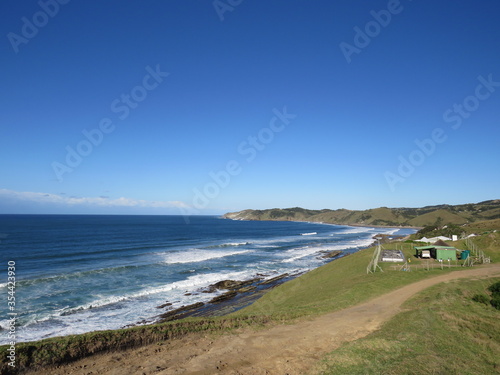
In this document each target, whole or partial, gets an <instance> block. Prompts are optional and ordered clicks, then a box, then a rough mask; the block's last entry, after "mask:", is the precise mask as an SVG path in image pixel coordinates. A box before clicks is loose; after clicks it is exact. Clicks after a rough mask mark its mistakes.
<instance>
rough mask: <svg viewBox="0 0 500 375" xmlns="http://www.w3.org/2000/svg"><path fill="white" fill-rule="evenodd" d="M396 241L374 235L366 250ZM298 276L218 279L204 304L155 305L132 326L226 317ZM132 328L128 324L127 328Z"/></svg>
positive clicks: (325, 254)
mask: <svg viewBox="0 0 500 375" xmlns="http://www.w3.org/2000/svg"><path fill="white" fill-rule="evenodd" d="M396 238H398V239H401V238H402V236H390V235H386V234H377V235H375V236H373V240H374V242H373V243H372V244H371V245H369V246H367V247H371V246H373V245H374V244H375V243H376V242H375V240H378V241H380V242H381V243H386V242H388V241H391V240H393V239H396ZM360 250H361V249H360ZM348 255H349V253H345V252H344V251H342V250H324V251H321V252H320V253H319V254H318V258H321V259H326V260H328V262H330V261H333V260H335V259H338V258H341V257H344V256H348ZM301 274H303V272H300V273H295V274H288V273H285V274H281V275H278V276H275V277H272V278H268V277H269V275H263V274H257V275H256V277H254V278H252V279H248V280H221V281H219V282H217V283H215V284H211V285H209V286H208V287H207V288H205V289H202V290H200V291H199V293H206V294H212V293H218V294H217V295H216V296H214V297H212V298H211V299H207V301H205V302H201V301H200V302H196V303H193V304H191V305H184V306H181V307H178V308H173V307H172V306H173V304H174V303H173V302H171V301H165V303H163V304H161V305H159V306H157V308H158V309H159V310H163V312H161V313H160V314H159V315H157V316H156V317H154V318H153V319H151V320H143V321H141V322H137V324H135V325H144V324H154V323H164V322H170V321H174V320H179V319H184V318H189V317H215V316H223V315H228V314H230V313H233V312H235V311H237V310H240V309H242V308H244V307H246V306H248V305H250V304H252V303H253V302H255V301H256V300H257V299H259V298H260V297H262V296H263V295H264V294H265V293H266V292H268V291H269V290H271V289H273V288H275V287H277V286H279V285H281V284H283V283H285V282H287V281H290V280H292V279H294V278H296V277H298V276H300V275H301ZM220 292H222V293H220ZM135 325H129V326H126V327H131V326H135Z"/></svg>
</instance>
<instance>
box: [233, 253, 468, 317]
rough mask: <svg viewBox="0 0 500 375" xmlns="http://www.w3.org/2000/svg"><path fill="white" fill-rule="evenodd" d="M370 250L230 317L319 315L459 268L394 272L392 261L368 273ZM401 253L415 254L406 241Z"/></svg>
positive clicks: (312, 274)
mask: <svg viewBox="0 0 500 375" xmlns="http://www.w3.org/2000/svg"><path fill="white" fill-rule="evenodd" d="M373 250H374V248H370V249H366V250H362V251H359V252H357V253H354V254H352V255H349V256H347V257H344V258H341V259H339V260H336V261H334V262H331V263H328V264H326V265H324V266H322V267H319V268H317V269H315V270H313V271H311V272H308V273H306V274H305V275H302V276H301V277H299V278H297V279H294V280H292V281H289V282H287V283H285V284H283V285H280V286H279V287H278V288H276V289H274V290H272V291H270V292H269V293H267V294H265V295H264V296H263V297H262V298H260V299H259V300H257V301H256V302H255V303H253V304H252V305H250V306H248V307H247V308H245V309H243V310H240V311H237V312H235V313H234V314H233V316H242V315H278V316H282V317H290V318H294V317H299V316H305V315H306V316H311V315H316V314H321V313H325V312H330V311H335V310H340V309H343V308H346V307H349V306H353V305H355V304H357V303H360V302H363V301H366V300H368V299H369V298H373V297H375V296H378V295H382V294H384V293H386V292H388V291H390V290H394V289H395V288H397V287H400V286H403V285H406V284H409V283H411V282H414V281H418V280H422V279H424V278H427V277H429V276H432V275H437V274H441V273H443V272H453V271H459V270H460V269H462V268H461V267H459V268H458V269H454V268H450V269H444V270H441V269H435V270H430V271H419V272H396V271H391V270H390V267H391V265H392V264H388V263H379V264H380V265H381V266H382V268H383V269H385V270H386V272H376V273H373V274H367V273H366V267H367V265H368V263H369V262H370V260H371V258H372V254H373ZM404 252H405V254H406V255H407V256H409V257H411V256H412V255H413V253H414V251H413V249H412V247H411V245H408V244H406V247H405V250H404ZM413 264H416V262H415V261H414V263H413Z"/></svg>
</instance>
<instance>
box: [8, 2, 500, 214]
mask: <svg viewBox="0 0 500 375" xmlns="http://www.w3.org/2000/svg"><path fill="white" fill-rule="evenodd" d="M231 4H232V5H231ZM499 14H500V3H499V2H498V1H496V0H486V1H480V2H477V1H472V0H466V1H460V2H450V1H443V0H441V1H433V2H430V1H410V0H401V1H397V0H391V1H352V0H339V1H326V0H324V1H306V0H296V1H291V0H277V1H268V0H266V1H264V0H260V1H257V0H255V1H250V0H243V1H240V0H230V1H229V0H220V1H216V2H214V1H210V0H209V1H187V0H172V1H159V0H157V1H115V0H112V1H95V0H89V1H81V0H71V1H68V0H64V1H63V0H59V1H56V0H41V1H28V0H25V1H14V0H6V1H3V2H2V3H1V5H0V18H1V22H0V28H1V33H0V34H1V37H2V42H1V43H0V59H1V60H0V61H1V70H0V77H1V85H0V102H1V108H2V110H1V111H0V125H1V136H0V173H1V174H0V176H1V180H0V213H112V214H116V213H131V214H132V213H137V214H149V213H150V214H179V213H186V212H189V213H199V214H218V213H223V212H226V211H234V210H240V209H245V208H272V207H292V206H302V207H307V208H311V209H320V208H331V209H336V208H349V209H367V208H374V207H379V206H389V207H400V206H409V207H417V206H422V205H431V204H441V203H449V204H458V203H469V202H478V201H482V200H487V199H496V198H499V197H500V196H499V192H500V173H499V171H500V168H499V161H500V147H499V143H500V142H499V141H500V105H499V104H500V48H499V40H500V24H499V22H498V15H499ZM85 134H87V135H85ZM417 140H418V141H420V146H419V145H418V144H417V143H418V142H417V143H416V141H417Z"/></svg>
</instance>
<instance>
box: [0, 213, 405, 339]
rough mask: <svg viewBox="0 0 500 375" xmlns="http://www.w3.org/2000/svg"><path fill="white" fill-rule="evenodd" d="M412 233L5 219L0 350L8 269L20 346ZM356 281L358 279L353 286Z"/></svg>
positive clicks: (208, 221)
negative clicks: (11, 266) (381, 236)
mask: <svg viewBox="0 0 500 375" xmlns="http://www.w3.org/2000/svg"><path fill="white" fill-rule="evenodd" d="M376 233H388V234H407V233H412V231H411V230H407V229H406V230H405V229H402V230H400V229H396V228H394V229H391V228H370V227H367V228H362V227H348V226H336V225H328V224H318V223H299V222H258V221H232V220H226V219H222V218H219V217H214V216H192V217H190V223H189V224H186V222H185V220H184V218H183V217H182V216H107V215H96V216H94V215H0V261H1V266H0V293H1V294H3V297H2V300H3V301H4V305H5V306H4V307H3V308H1V309H0V326H1V327H2V328H3V330H2V331H0V344H5V343H7V342H8V339H7V336H8V335H7V331H6V330H5V328H7V327H8V319H9V317H10V316H9V315H8V312H9V311H8V308H7V295H8V288H7V267H8V262H9V261H14V262H15V268H16V270H15V272H16V289H15V293H16V294H15V296H16V306H15V312H16V313H17V314H18V315H17V317H18V320H17V325H16V336H17V337H16V339H17V341H18V342H22V341H33V340H39V339H42V338H47V337H54V336H63V335H68V334H75V333H84V332H89V331H94V330H103V329H116V328H121V327H124V326H126V325H129V324H136V323H138V322H140V321H143V320H148V321H154V320H155V318H156V317H157V316H158V315H159V314H160V313H162V312H164V311H165V310H160V309H158V308H157V306H158V305H161V304H164V303H166V302H170V303H172V307H171V308H177V307H180V306H182V305H187V304H192V303H196V302H205V301H208V300H210V299H211V298H213V297H214V294H207V293H202V290H203V288H206V287H208V286H209V285H210V284H213V283H216V282H218V281H221V280H225V279H233V280H245V279H250V278H252V277H255V276H256V275H257V274H259V275H266V276H265V277H266V278H272V277H275V276H277V275H280V274H283V273H286V272H288V273H291V274H295V273H300V272H304V271H307V270H310V269H313V268H316V267H318V266H320V265H322V264H324V263H326V262H327V260H325V259H322V258H321V257H320V255H321V251H325V250H343V251H344V252H345V253H346V254H347V253H351V252H355V251H357V250H359V249H361V248H363V247H366V246H368V245H370V244H371V243H372V242H373V240H372V237H373V235H375V234H376ZM346 282H348V281H346Z"/></svg>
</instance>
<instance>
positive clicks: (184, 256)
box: [164, 249, 252, 264]
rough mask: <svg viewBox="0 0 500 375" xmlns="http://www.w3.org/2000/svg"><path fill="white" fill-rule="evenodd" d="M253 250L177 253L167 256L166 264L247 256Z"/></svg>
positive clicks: (195, 250)
mask: <svg viewBox="0 0 500 375" xmlns="http://www.w3.org/2000/svg"><path fill="white" fill-rule="evenodd" d="M251 251H252V250H238V251H222V250H219V251H214V250H201V249H193V250H187V251H182V252H176V253H168V254H165V258H164V262H165V263H168V264H175V263H197V262H203V261H206V260H210V259H217V258H224V257H228V256H232V255H238V254H245V253H248V252H251Z"/></svg>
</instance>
